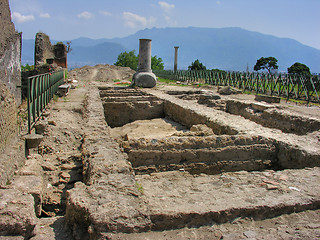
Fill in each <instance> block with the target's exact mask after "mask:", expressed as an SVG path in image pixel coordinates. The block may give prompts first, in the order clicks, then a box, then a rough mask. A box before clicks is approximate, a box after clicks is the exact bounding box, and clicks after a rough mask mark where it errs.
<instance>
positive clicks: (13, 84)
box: [0, 0, 21, 130]
mask: <svg viewBox="0 0 320 240" xmlns="http://www.w3.org/2000/svg"><path fill="white" fill-rule="evenodd" d="M0 80H1V82H3V83H4V84H5V85H6V86H7V87H8V88H9V90H10V92H11V93H12V94H13V95H14V97H15V101H16V104H20V103H21V88H19V87H20V86H21V34H20V33H17V32H16V31H15V27H14V24H13V23H12V21H11V13H10V8H9V3H8V0H0ZM0 130H1V129H0Z"/></svg>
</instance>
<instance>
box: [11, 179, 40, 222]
mask: <svg viewBox="0 0 320 240" xmlns="http://www.w3.org/2000/svg"><path fill="white" fill-rule="evenodd" d="M12 188H14V189H17V190H19V191H20V192H22V193H25V194H31V195H32V196H33V198H34V209H35V213H36V216H37V217H40V216H41V211H42V178H41V177H38V176H33V175H30V176H18V177H16V178H15V179H14V180H13V182H12Z"/></svg>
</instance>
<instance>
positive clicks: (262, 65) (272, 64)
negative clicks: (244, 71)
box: [253, 57, 278, 74]
mask: <svg viewBox="0 0 320 240" xmlns="http://www.w3.org/2000/svg"><path fill="white" fill-rule="evenodd" d="M277 62H278V60H277V59H276V58H275V57H267V58H264V57H261V58H260V59H258V60H257V63H256V65H254V68H253V69H254V70H255V71H259V70H261V69H267V70H268V72H269V74H271V70H273V69H278V65H277Z"/></svg>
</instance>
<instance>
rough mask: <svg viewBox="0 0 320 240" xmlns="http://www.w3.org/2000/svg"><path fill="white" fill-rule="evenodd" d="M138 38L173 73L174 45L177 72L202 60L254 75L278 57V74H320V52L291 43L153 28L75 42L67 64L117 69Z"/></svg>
mask: <svg viewBox="0 0 320 240" xmlns="http://www.w3.org/2000/svg"><path fill="white" fill-rule="evenodd" d="M140 38H150V39H152V55H157V56H158V57H161V58H162V59H163V61H164V65H165V68H166V69H172V68H173V61H174V46H179V54H178V60H179V62H178V68H179V69H187V67H188V66H189V65H190V64H191V62H193V61H194V60H196V59H199V60H200V61H201V62H202V63H203V64H204V65H205V66H206V67H207V68H208V69H212V68H219V69H223V70H234V71H245V70H246V68H247V66H248V67H249V70H250V71H252V70H253V66H254V65H255V63H256V61H257V59H258V58H260V57H269V56H274V57H276V58H277V59H278V64H279V71H285V72H286V71H287V68H288V67H290V66H291V65H292V64H293V63H295V62H301V63H303V64H306V65H307V66H308V67H310V69H311V72H314V73H319V72H320V50H318V49H315V48H312V47H309V46H305V45H303V44H301V43H299V42H297V41H295V40H293V39H289V38H278V37H275V36H271V35H265V34H261V33H258V32H252V31H247V30H244V29H241V28H196V27H189V28H152V29H145V30H141V31H138V32H137V33H135V34H133V35H130V36H128V37H124V38H114V39H96V40H94V39H90V38H78V39H75V40H72V48H73V51H72V52H71V53H70V54H69V55H68V64H69V66H70V67H72V66H77V67H79V66H83V65H95V64H98V63H107V64H114V63H115V62H116V60H117V56H118V54H119V53H121V52H123V51H131V50H136V52H137V53H138V49H139V39H140ZM30 46H31V44H30V40H24V41H23V51H22V59H23V62H25V61H26V60H30V56H31V59H33V53H32V54H30V52H31V51H30ZM32 52H33V51H32Z"/></svg>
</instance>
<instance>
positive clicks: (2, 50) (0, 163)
mask: <svg viewBox="0 0 320 240" xmlns="http://www.w3.org/2000/svg"><path fill="white" fill-rule="evenodd" d="M20 86H21V34H20V33H17V32H16V31H15V27H14V24H13V23H12V21H11V13H10V8H9V2H8V0H0V185H3V184H6V183H7V182H8V181H9V179H10V177H11V176H12V175H13V173H14V171H15V170H16V169H17V167H18V166H19V165H21V164H22V163H23V161H24V142H23V141H20V140H19V139H18V138H17V136H18V105H20V103H21V88H19V87H20Z"/></svg>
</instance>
